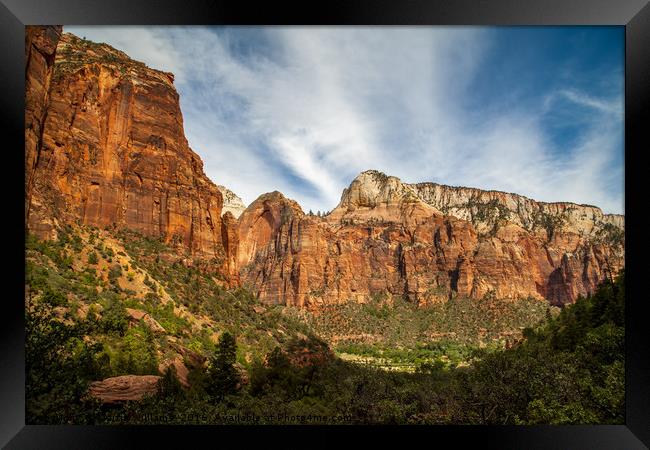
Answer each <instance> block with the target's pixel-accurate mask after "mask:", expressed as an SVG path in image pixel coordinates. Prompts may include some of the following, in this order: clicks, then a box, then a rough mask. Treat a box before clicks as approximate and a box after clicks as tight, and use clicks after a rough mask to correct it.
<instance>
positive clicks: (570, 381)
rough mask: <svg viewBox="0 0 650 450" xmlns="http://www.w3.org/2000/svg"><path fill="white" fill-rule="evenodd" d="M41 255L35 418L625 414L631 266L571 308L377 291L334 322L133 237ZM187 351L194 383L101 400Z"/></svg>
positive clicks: (34, 260) (546, 419) (64, 245)
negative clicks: (410, 297)
mask: <svg viewBox="0 0 650 450" xmlns="http://www.w3.org/2000/svg"><path fill="white" fill-rule="evenodd" d="M26 259H27V266H26V306H27V307H26V333H27V337H26V358H27V360H26V364H27V393H28V396H27V405H26V406H27V423H30V424H35V423H133V424H135V423H179V424H184V423H233V422H236V423H425V424H451V423H469V424H536V423H623V422H624V360H623V358H624V298H625V297H624V295H625V293H624V275H623V274H621V275H620V276H619V278H618V279H617V280H615V282H607V283H605V284H604V285H602V286H601V287H600V288H599V290H598V291H597V292H596V293H595V295H593V296H592V297H589V298H586V299H579V300H578V301H577V302H576V303H575V304H574V305H571V306H568V307H565V308H563V309H562V310H561V312H559V313H557V312H554V311H552V310H551V309H548V308H547V307H546V306H545V304H544V303H543V302H539V301H532V300H531V301H530V302H531V303H526V302H527V301H525V300H524V301H522V302H523V303H520V304H507V305H505V306H502V308H501V309H500V310H499V308H498V307H497V303H496V302H495V301H494V299H490V298H486V299H483V300H479V301H477V300H473V301H472V300H468V299H454V300H452V301H450V302H449V303H447V304H442V305H437V306H433V307H431V308H417V307H415V306H414V305H410V304H408V303H407V302H403V303H400V302H397V304H395V305H393V306H390V307H388V306H386V305H385V304H383V303H382V302H381V301H380V300H381V299H373V300H372V301H371V302H369V303H368V304H366V305H352V304H349V305H345V306H344V307H342V308H344V309H341V310H334V309H333V310H332V311H333V313H332V314H328V313H327V312H322V313H321V314H320V315H318V316H317V315H313V314H311V313H299V312H298V311H296V310H293V309H291V308H285V307H281V306H273V307H270V306H266V305H262V304H260V303H259V301H258V300H257V299H256V298H255V297H254V296H253V295H252V294H251V293H249V292H247V291H246V290H244V289H228V288H226V287H225V284H224V282H223V280H220V279H219V278H218V277H217V276H216V275H215V274H213V273H211V271H210V270H209V264H206V263H204V262H203V263H202V262H200V261H193V260H192V259H191V258H189V257H188V255H178V250H177V249H172V248H171V247H169V246H167V245H166V244H164V243H163V242H162V241H160V240H156V239H151V238H147V237H144V236H141V235H139V234H137V233H134V232H131V231H124V230H98V229H94V228H87V227H67V228H66V229H64V230H62V232H61V233H59V239H58V240H57V241H48V242H44V241H39V240H37V239H34V238H33V237H28V239H27V243H26ZM535 302H536V303H535ZM133 310H136V311H142V312H144V313H146V314H148V316H147V317H150V318H151V319H153V321H154V322H151V321H149V322H148V321H146V320H144V319H140V320H134V318H133V316H132V311H133ZM129 311H131V314H130V313H129ZM341 317H345V318H346V320H345V321H343V322H341V319H340V318H341ZM337 318H338V319H337ZM152 323H156V324H158V326H159V327H160V328H158V327H157V326H154V325H152ZM533 324H535V325H533ZM523 327H526V328H525V329H523V333H522V332H521V331H522V330H521V328H523ZM452 332H455V334H450V333H452ZM364 333H365V334H369V335H372V336H374V338H370V339H358V338H355V337H354V336H357V337H358V336H359V335H363V334H364ZM435 333H438V334H437V335H436V334H435ZM508 333H511V334H508ZM521 336H523V339H521ZM337 337H338V339H335V338H337ZM506 340H508V342H511V343H514V346H513V348H508V349H504V343H505V341H506ZM330 348H331V350H330ZM179 355H180V356H182V359H183V361H184V363H185V364H186V365H187V367H188V368H189V375H188V380H189V386H182V385H181V384H180V383H179V380H178V379H177V376H175V375H174V371H173V370H172V369H167V370H166V371H164V377H163V378H162V382H161V383H160V388H159V391H158V393H157V394H156V395H153V396H150V397H146V398H145V399H144V400H142V401H130V402H126V403H124V404H117V405H102V404H100V403H99V402H98V401H97V400H94V399H92V398H91V397H89V396H88V386H89V383H90V382H92V381H95V380H101V379H104V378H106V377H111V376H117V375H125V374H137V375H147V374H159V373H160V372H161V370H160V365H161V363H163V362H164V361H168V360H170V359H172V358H174V357H178V356H179ZM339 356H340V357H339ZM360 360H361V361H360ZM197 361H198V362H197ZM368 361H369V362H370V363H369V364H359V362H368ZM391 367H392V368H397V370H386V369H387V368H391Z"/></svg>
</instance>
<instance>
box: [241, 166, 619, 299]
mask: <svg viewBox="0 0 650 450" xmlns="http://www.w3.org/2000/svg"><path fill="white" fill-rule="evenodd" d="M435 186H436V189H437V191H435V190H434V191H433V192H434V194H432V193H431V192H432V191H431V190H429V187H430V186H429V185H424V186H423V185H409V184H405V183H402V182H401V181H400V180H399V179H398V178H396V177H389V176H386V175H384V174H382V173H380V172H376V171H366V172H363V173H362V174H361V175H359V177H357V178H356V179H355V180H354V181H353V182H352V183H351V185H350V187H349V188H347V189H346V190H345V191H344V193H343V196H342V198H341V202H340V203H339V205H338V206H337V207H336V208H335V209H334V210H333V211H332V212H331V213H330V214H329V215H328V216H326V217H324V218H319V217H314V216H307V215H305V214H304V213H303V212H302V210H300V208H299V207H296V206H297V205H294V204H293V203H295V202H291V201H289V200H287V199H285V198H284V197H283V196H282V195H281V194H279V193H274V194H267V195H265V196H262V197H260V199H258V200H257V201H255V202H253V204H251V206H249V208H247V209H246V211H244V213H243V214H242V215H241V218H240V222H239V227H240V231H239V235H240V239H241V241H240V255H239V262H240V269H241V274H242V281H243V282H244V283H248V284H249V285H250V286H252V287H253V289H254V290H256V291H258V292H259V295H260V298H261V299H262V300H263V301H266V302H269V303H286V304H291V305H301V306H302V305H307V306H310V305H313V306H317V305H320V304H339V303H343V302H347V301H358V302H364V301H367V300H368V299H369V298H372V297H376V298H391V297H393V296H401V297H405V298H408V299H409V300H411V301H415V302H418V303H420V304H426V303H430V302H442V301H448V300H449V299H452V298H454V297H455V296H463V297H472V298H483V297H486V296H492V297H495V298H500V299H517V298H522V297H534V298H538V299H546V300H548V301H549V302H550V303H552V304H556V305H563V304H566V303H571V302H573V301H575V300H576V299H577V298H578V296H581V295H582V296H585V295H587V294H589V293H591V292H593V291H594V289H595V288H596V286H597V285H598V284H599V283H600V282H602V281H603V280H604V279H605V278H606V277H609V276H613V275H614V274H615V273H617V272H618V271H619V270H620V269H621V268H622V267H623V264H624V242H623V239H624V231H623V228H622V218H620V216H607V215H604V214H602V212H601V211H600V210H599V209H598V208H595V207H591V206H580V205H574V204H569V203H561V204H543V203H537V202H534V201H533V200H529V199H525V200H524V197H521V196H516V195H514V194H505V193H492V192H485V191H480V190H468V191H469V192H471V195H468V194H467V192H460V193H458V192H457V191H455V189H456V188H448V187H446V186H439V185H435ZM445 189H449V191H448V192H445ZM436 195H437V196H436ZM454 195H456V197H454ZM510 196H511V197H510ZM425 199H426V200H427V201H425ZM440 199H447V200H446V201H441V200H440ZM495 199H497V201H498V202H497V201H494V200H495ZM513 199H515V200H517V201H519V202H520V203H519V205H521V204H524V205H525V207H526V209H524V208H523V207H522V206H519V209H517V205H518V204H517V203H516V202H514V205H513V204H512V201H513ZM501 202H502V203H501ZM467 203H469V204H470V205H469V206H468V205H467ZM450 205H453V206H450ZM495 205H496V206H495ZM499 205H505V206H506V207H507V208H508V210H509V211H512V209H510V208H514V211H519V213H520V214H521V216H520V215H518V214H516V213H514V212H512V213H510V214H503V213H501V214H502V215H501V216H499V215H498V214H499V213H500V211H501V210H502V209H505V208H499ZM481 208H483V209H484V210H487V212H486V211H481ZM443 210H447V213H443V212H442V211H443ZM492 210H494V213H493V212H492ZM540 211H541V212H540ZM452 213H453V214H452ZM490 214H494V216H491V215H490ZM536 214H537V215H538V216H537V217H536V219H531V217H535V215H536ZM527 219H529V220H528V221H527ZM619 224H620V226H619ZM242 250H243V252H242Z"/></svg>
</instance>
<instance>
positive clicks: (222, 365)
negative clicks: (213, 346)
mask: <svg viewBox="0 0 650 450" xmlns="http://www.w3.org/2000/svg"><path fill="white" fill-rule="evenodd" d="M236 358H237V344H236V342H235V338H234V336H233V335H231V334H230V333H228V332H225V333H223V334H222V335H221V336H220V337H219V343H218V344H217V350H216V352H215V354H214V356H213V357H212V359H211V360H210V367H209V369H208V373H207V378H206V383H207V384H206V390H207V392H208V393H209V394H210V395H211V396H212V398H214V399H216V400H217V401H222V400H223V399H224V397H225V396H226V395H230V394H234V393H235V392H236V389H237V384H238V383H239V381H240V380H239V373H238V372H237V369H236V368H235V366H234V364H235V362H236Z"/></svg>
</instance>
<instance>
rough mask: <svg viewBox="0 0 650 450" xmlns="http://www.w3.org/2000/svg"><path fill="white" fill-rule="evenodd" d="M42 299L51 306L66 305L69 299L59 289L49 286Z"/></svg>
mask: <svg viewBox="0 0 650 450" xmlns="http://www.w3.org/2000/svg"><path fill="white" fill-rule="evenodd" d="M41 298H42V300H43V301H44V302H45V303H47V304H48V305H50V306H65V305H66V304H67V303H68V299H67V298H66V297H65V295H63V294H62V293H61V292H59V291H55V290H53V289H52V288H50V287H49V286H48V287H46V288H45V290H44V291H43V296H42V297H41Z"/></svg>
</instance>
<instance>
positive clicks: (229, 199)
mask: <svg viewBox="0 0 650 450" xmlns="http://www.w3.org/2000/svg"><path fill="white" fill-rule="evenodd" d="M217 189H219V191H220V192H221V195H222V197H223V209H222V210H221V215H222V216H223V215H224V214H226V213H227V212H228V211H230V212H231V213H232V215H233V216H234V217H235V219H237V218H239V216H240V215H241V213H243V212H244V210H245V209H246V205H244V202H243V201H242V199H241V198H239V196H238V195H237V194H235V193H234V192H233V191H231V190H230V189H228V188H227V187H225V186H221V185H217Z"/></svg>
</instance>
